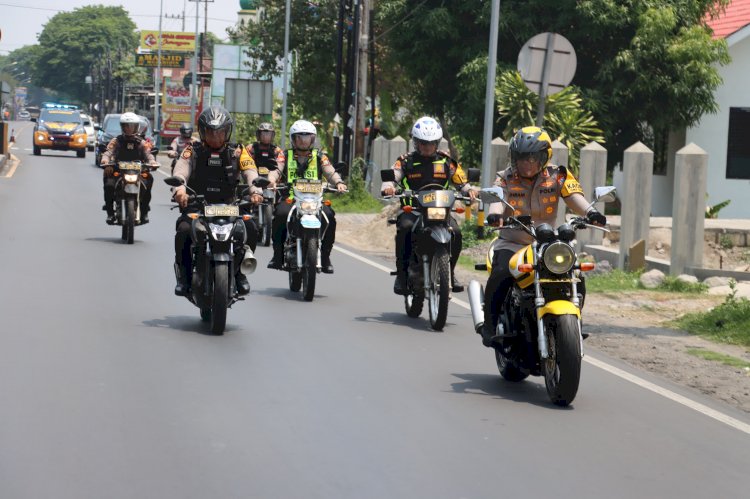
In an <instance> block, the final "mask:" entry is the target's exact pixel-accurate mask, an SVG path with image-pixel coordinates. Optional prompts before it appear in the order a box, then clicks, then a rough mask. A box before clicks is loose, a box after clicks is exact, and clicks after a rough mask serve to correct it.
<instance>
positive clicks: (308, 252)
mask: <svg viewBox="0 0 750 499" xmlns="http://www.w3.org/2000/svg"><path fill="white" fill-rule="evenodd" d="M317 275H318V240H317V239H316V238H314V237H311V238H310V239H308V240H307V241H306V242H305V254H304V266H303V267H302V298H303V299H304V300H305V301H312V300H313V297H314V296H315V279H316V277H317Z"/></svg>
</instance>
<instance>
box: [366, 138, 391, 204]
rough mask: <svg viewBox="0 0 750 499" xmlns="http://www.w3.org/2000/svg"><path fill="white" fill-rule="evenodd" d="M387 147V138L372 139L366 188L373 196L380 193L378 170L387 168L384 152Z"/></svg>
mask: <svg viewBox="0 0 750 499" xmlns="http://www.w3.org/2000/svg"><path fill="white" fill-rule="evenodd" d="M387 149H388V140H386V139H385V138H383V137H382V136H378V137H376V138H375V140H373V141H372V154H371V155H370V168H369V171H368V173H367V181H368V183H367V190H368V191H370V194H372V195H373V196H376V197H377V196H379V195H380V184H381V182H380V170H382V169H383V168H388V167H389V166H390V165H387V164H386V163H387V161H386V160H385V156H386V155H385V154H384V152H385V151H386V150H387Z"/></svg>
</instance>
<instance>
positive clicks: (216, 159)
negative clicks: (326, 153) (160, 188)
mask: <svg viewBox="0 0 750 499" xmlns="http://www.w3.org/2000/svg"><path fill="white" fill-rule="evenodd" d="M233 124H234V121H233V120H232V116H231V115H230V114H229V111H227V110H226V109H224V108H223V107H221V106H212V107H210V108H207V109H205V110H204V111H203V112H202V113H201V114H200V117H199V118H198V133H199V135H200V141H196V142H194V143H193V144H192V145H188V146H187V147H186V148H185V150H184V151H183V152H182V154H181V155H180V159H178V160H177V163H176V164H175V168H174V176H175V177H180V178H182V179H183V180H184V181H185V184H186V185H187V186H188V187H190V188H191V189H192V190H193V191H195V193H196V194H199V195H203V196H205V199H206V201H207V202H208V203H231V202H234V201H235V200H236V186H237V185H238V184H239V180H240V175H241V176H242V177H244V179H245V181H246V182H247V184H248V185H249V186H251V187H250V192H251V200H252V201H253V202H254V203H260V202H261V201H262V200H263V196H262V195H261V194H260V192H262V191H261V190H260V189H259V188H257V187H254V186H252V181H253V179H254V178H256V177H257V175H258V173H257V170H256V169H255V164H254V163H252V164H246V165H245V166H239V165H238V164H237V160H236V158H235V157H234V148H233V147H230V146H229V145H228V142H229V139H230V137H231V136H232V127H233ZM174 199H175V201H177V203H178V204H179V205H180V208H181V209H182V210H183V212H182V215H181V216H180V218H178V219H177V233H176V234H175V273H176V274H177V285H176V286H175V288H174V292H175V294H176V295H177V296H186V295H187V293H188V290H189V288H190V280H191V273H190V272H191V269H192V254H191V249H190V244H191V239H190V228H191V223H190V222H191V220H190V218H189V217H188V212H189V207H188V202H189V196H188V193H187V189H186V188H185V186H184V185H183V186H180V187H175V188H174ZM245 233H246V235H247V239H246V244H247V245H248V246H249V247H250V249H251V250H252V251H255V247H256V245H257V242H258V228H257V227H256V225H255V222H254V221H253V219H252V218H251V219H250V220H247V221H245ZM243 257H244V249H240V250H238V251H236V253H235V268H236V269H237V271H236V274H235V282H236V283H237V291H238V293H239V294H241V295H245V294H247V293H249V292H250V283H248V281H247V277H245V275H244V274H243V273H242V272H241V270H240V262H241V261H242V258H243Z"/></svg>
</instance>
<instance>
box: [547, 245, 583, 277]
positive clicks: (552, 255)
mask: <svg viewBox="0 0 750 499" xmlns="http://www.w3.org/2000/svg"><path fill="white" fill-rule="evenodd" d="M542 259H543V260H544V266H545V267H547V270H549V271H550V272H552V273H553V274H565V273H567V272H568V271H569V270H570V269H571V268H572V267H573V264H574V263H575V253H574V252H573V248H571V247H570V245H568V244H566V243H563V242H556V243H552V244H550V245H549V246H547V249H545V250H544V256H543V257H542Z"/></svg>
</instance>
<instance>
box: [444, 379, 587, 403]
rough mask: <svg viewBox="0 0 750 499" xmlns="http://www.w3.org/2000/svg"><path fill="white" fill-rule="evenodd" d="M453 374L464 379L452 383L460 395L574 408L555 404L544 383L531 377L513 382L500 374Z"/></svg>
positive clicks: (452, 386) (454, 389) (454, 390)
mask: <svg viewBox="0 0 750 499" xmlns="http://www.w3.org/2000/svg"><path fill="white" fill-rule="evenodd" d="M452 375H453V376H455V377H456V378H459V379H461V380H463V381H457V382H455V383H451V388H452V389H453V392H454V393H457V394H460V395H481V396H490V397H494V398H498V399H503V400H510V401H512V402H519V403H523V404H531V405H537V406H540V407H544V408H546V409H554V410H572V409H573V406H572V405H571V406H568V407H559V406H556V405H554V404H553V403H552V402H550V400H549V397H548V396H547V390H546V389H545V387H544V384H541V385H540V384H538V383H532V382H531V381H530V380H529V378H527V379H526V380H524V381H520V382H518V383H512V382H510V381H505V380H504V379H503V378H502V376H500V375H499V374H477V373H463V374H458V373H452ZM540 379H541V378H540Z"/></svg>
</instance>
